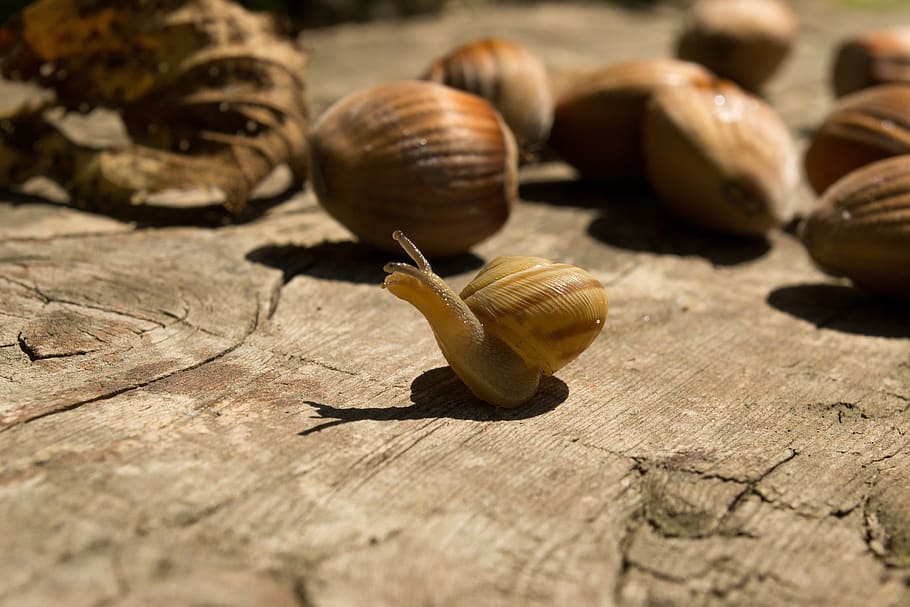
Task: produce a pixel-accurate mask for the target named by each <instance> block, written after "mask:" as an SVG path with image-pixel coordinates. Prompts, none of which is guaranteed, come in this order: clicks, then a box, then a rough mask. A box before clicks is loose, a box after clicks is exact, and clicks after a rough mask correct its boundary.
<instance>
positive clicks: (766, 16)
mask: <svg viewBox="0 0 910 607" xmlns="http://www.w3.org/2000/svg"><path fill="white" fill-rule="evenodd" d="M798 28H799V24H798V20H797V18H796V14H795V13H794V12H793V9H791V8H790V6H789V5H787V3H786V2H783V1H782V0H698V2H696V3H695V4H694V5H693V6H692V8H691V9H690V11H689V19H688V23H687V26H686V29H685V30H684V31H683V33H682V35H681V36H680V39H679V41H678V42H677V48H676V56H677V57H679V58H680V59H685V60H687V61H696V62H698V63H701V64H702V65H704V66H705V67H707V68H708V69H710V70H711V71H713V72H714V73H715V74H717V75H718V76H721V77H723V78H729V79H730V80H733V81H734V82H737V83H738V84H740V85H742V86H744V87H746V88H748V89H753V90H755V89H757V88H758V87H760V86H761V85H762V84H763V83H764V82H765V81H767V80H768V79H769V78H770V77H771V76H772V75H773V74H774V72H775V71H777V69H778V67H779V66H780V64H781V63H782V62H783V60H784V58H786V56H787V54H788V53H789V52H790V48H791V46H792V45H793V41H794V40H795V38H796V34H797V30H798Z"/></svg>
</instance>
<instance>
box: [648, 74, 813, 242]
mask: <svg viewBox="0 0 910 607" xmlns="http://www.w3.org/2000/svg"><path fill="white" fill-rule="evenodd" d="M644 150H645V159H646V162H647V166H648V175H649V177H650V180H651V185H652V186H653V187H654V189H655V190H656V191H657V193H658V195H659V196H660V197H661V199H662V200H663V202H664V203H665V204H666V206H668V207H669V208H671V209H672V210H673V211H674V212H676V213H677V214H678V215H679V216H681V217H682V218H684V219H685V220H687V221H688V222H690V223H692V224H694V225H697V226H700V227H702V228H706V229H709V230H715V231H719V232H726V233H729V234H735V235H743V236H760V235H763V234H765V233H766V232H768V231H769V230H771V229H774V228H777V227H780V226H782V225H783V224H785V223H786V222H788V221H789V220H790V219H792V217H793V213H794V197H793V194H794V190H795V187H796V184H797V182H798V179H799V172H798V162H797V155H796V149H795V147H794V144H793V141H792V139H791V137H790V131H789V129H788V128H787V127H786V125H785V124H784V123H783V121H782V120H781V119H780V117H779V116H778V115H777V112H775V111H774V110H773V109H772V108H771V107H770V106H769V105H768V104H767V103H765V102H764V101H762V100H761V99H758V98H757V97H755V96H753V95H750V94H748V93H746V92H744V91H743V90H742V89H740V88H739V87H737V86H736V85H734V84H733V83H731V82H728V81H719V82H718V83H717V84H715V85H714V86H699V87H696V86H692V87H675V88H667V89H664V90H662V91H659V92H658V93H656V94H655V95H654V97H653V98H652V100H651V103H650V104H649V106H648V111H647V113H646V115H645V120H644Z"/></svg>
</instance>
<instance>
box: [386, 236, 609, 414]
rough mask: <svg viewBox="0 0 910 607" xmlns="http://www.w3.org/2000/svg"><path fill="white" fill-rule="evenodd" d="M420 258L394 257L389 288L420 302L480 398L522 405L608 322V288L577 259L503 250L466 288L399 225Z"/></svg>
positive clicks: (450, 356) (409, 250)
mask: <svg viewBox="0 0 910 607" xmlns="http://www.w3.org/2000/svg"><path fill="white" fill-rule="evenodd" d="M392 238H394V239H395V240H396V241H397V242H398V244H400V245H401V247H402V248H403V249H404V250H405V251H406V252H407V254H408V255H409V256H410V257H411V259H413V260H414V262H415V263H416V264H417V265H416V267H415V266H412V265H410V264H406V263H387V264H386V265H385V267H384V268H383V269H384V270H385V271H386V272H388V274H389V275H388V276H386V279H385V282H384V283H383V288H385V289H388V290H389V291H390V292H391V293H392V294H393V295H395V296H396V297H398V298H400V299H403V300H405V301H407V302H409V303H410V304H411V305H413V306H414V307H415V308H417V309H418V310H419V311H420V313H421V314H423V315H424V317H425V318H426V319H427V322H429V323H430V326H431V327H432V329H433V333H434V334H435V336H436V341H437V343H438V344H439V347H440V349H441V350H442V353H443V355H444V356H445V358H446V360H447V361H448V362H449V364H450V365H451V366H452V369H453V370H454V371H455V373H456V375H458V377H459V378H461V380H462V381H463V382H464V383H465V384H466V385H467V386H468V388H469V389H470V390H471V392H473V393H474V395H475V396H477V398H479V399H481V400H484V401H486V402H488V403H490V404H493V405H496V406H499V407H516V406H518V405H521V404H522V403H524V402H527V401H528V400H529V399H530V398H531V397H532V396H534V394H535V393H536V392H537V387H538V385H539V383H540V376H541V375H552V374H553V373H554V372H555V371H557V370H559V369H560V368H562V367H563V366H565V365H566V364H568V363H569V362H571V361H572V360H574V359H575V358H576V357H577V356H578V355H579V354H581V353H582V352H583V351H584V350H585V349H586V348H587V347H588V346H589V345H590V344H591V342H593V341H594V339H595V338H596V337H597V336H598V334H600V331H601V329H602V328H603V323H604V319H605V318H606V316H607V294H606V291H605V290H604V287H603V285H602V284H601V283H600V281H598V280H597V279H596V278H594V277H593V276H591V275H590V274H588V273H587V272H585V271H584V270H582V269H581V268H577V267H575V266H572V265H569V264H564V263H554V262H552V261H549V260H547V259H542V258H539V257H497V258H496V259H494V260H493V261H491V262H490V263H488V264H487V265H486V266H484V268H483V269H481V271H480V273H479V274H478V275H477V277H476V278H474V280H473V281H471V283H470V284H468V286H466V287H465V288H464V289H463V290H462V292H461V295H460V296H459V295H456V294H455V292H454V291H452V289H451V288H450V287H449V286H448V285H447V284H446V283H445V281H443V280H442V279H441V278H440V277H439V276H437V275H436V274H434V273H433V270H432V269H431V268H430V264H429V263H428V262H427V260H426V259H425V258H424V256H423V254H421V252H420V251H419V250H418V249H417V247H416V246H414V244H413V243H412V242H411V241H410V240H408V239H407V238H406V237H405V236H404V234H402V233H401V232H400V231H395V232H394V233H393V234H392Z"/></svg>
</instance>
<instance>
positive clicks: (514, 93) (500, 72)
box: [423, 38, 553, 151]
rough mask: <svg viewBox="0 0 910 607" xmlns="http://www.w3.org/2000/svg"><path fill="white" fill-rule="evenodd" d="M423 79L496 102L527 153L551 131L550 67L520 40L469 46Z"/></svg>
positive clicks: (443, 60) (441, 61)
mask: <svg viewBox="0 0 910 607" xmlns="http://www.w3.org/2000/svg"><path fill="white" fill-rule="evenodd" d="M423 79H425V80H432V81H434V82H439V83H441V84H445V85H447V86H451V87H454V88H457V89H460V90H463V91H467V92H469V93H474V94H475V95H479V96H481V97H483V98H484V99H486V100H487V101H489V102H490V103H492V104H493V106H494V107H495V108H496V109H497V110H499V113H500V114H502V118H503V120H505V121H506V124H507V125H509V128H511V129H512V133H513V134H514V135H515V139H516V140H517V141H518V144H519V146H520V147H522V148H523V149H526V150H529V151H534V150H536V149H538V148H539V147H540V146H541V145H542V144H543V142H545V141H546V139H547V135H548V134H549V133H550V125H551V124H552V123H553V99H552V96H551V94H550V85H549V81H548V78H547V71H546V68H545V67H544V65H543V63H542V62H541V61H540V59H538V58H537V56H535V55H534V54H533V53H531V51H529V50H528V49H527V48H525V47H524V46H522V45H521V44H518V43H517V42H512V41H510V40H503V39H501V38H486V39H484V40H477V41H474V42H470V43H468V44H465V45H464V46H460V47H458V48H456V49H455V50H453V51H451V52H450V53H448V54H447V55H445V56H443V57H440V58H439V59H437V60H436V61H434V62H433V64H432V65H431V66H430V67H429V68H428V69H427V71H426V73H425V74H424V75H423Z"/></svg>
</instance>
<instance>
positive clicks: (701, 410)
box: [0, 2, 910, 607]
mask: <svg viewBox="0 0 910 607" xmlns="http://www.w3.org/2000/svg"><path fill="white" fill-rule="evenodd" d="M800 8H801V11H802V14H803V17H804V21H805V23H806V26H805V28H804V31H803V34H802V38H801V43H800V46H799V48H798V49H797V53H796V55H795V57H793V59H792V60H791V61H790V63H788V65H787V67H786V69H785V72H784V74H783V75H782V76H781V77H780V78H779V79H777V80H775V81H774V82H773V83H772V86H771V88H770V90H769V91H768V95H769V98H770V100H771V101H772V103H774V104H775V105H776V106H777V107H779V108H780V109H781V110H782V111H783V113H784V115H785V117H786V119H787V122H788V124H789V125H790V126H791V127H792V128H793V129H794V130H795V131H797V132H799V131H800V130H801V129H805V128H807V127H809V126H811V125H812V124H814V123H816V122H817V121H818V119H819V118H820V116H821V115H822V113H823V112H824V109H825V108H826V107H827V104H828V103H829V101H828V99H829V98H828V93H827V90H826V88H825V86H826V74H825V72H824V69H825V66H826V65H827V61H828V59H829V56H830V49H831V48H832V46H833V44H834V42H835V41H836V40H837V39H838V37H839V36H840V35H842V34H843V33H846V32H848V31H855V30H856V29H862V28H863V27H868V26H871V25H875V24H891V23H894V22H897V21H900V20H901V19H906V18H907V17H908V16H910V12H908V11H907V10H906V9H902V10H901V11H893V10H889V11H881V12H861V11H852V10H849V9H847V8H843V7H840V6H838V5H831V4H827V3H821V2H819V3H804V4H801V5H800ZM678 18H679V14H678V13H676V12H675V11H672V10H668V9H661V10H656V11H648V12H634V13H633V12H623V11H622V10H620V9H615V8H603V7H600V6H594V5H592V6H572V5H563V4H559V5H555V4H541V5H533V6H531V7H521V8H495V9H494V8H485V9H476V11H473V12H468V11H453V12H452V13H451V14H447V15H446V16H445V17H444V18H440V19H438V20H430V19H421V20H415V21H413V22H408V23H400V24H394V25H385V24H378V25H368V26H346V27H338V28H334V29H329V30H324V31H320V32H314V33H312V34H306V35H305V36H304V42H305V43H306V45H307V46H309V47H311V48H312V49H313V51H314V57H313V63H312V72H311V84H312V86H311V89H310V90H311V91H313V95H314V101H315V105H316V106H317V108H323V107H325V106H326V104H327V103H329V102H330V101H331V100H332V99H334V98H336V97H338V96H339V95H341V94H343V93H345V92H347V91H349V90H353V89H355V88H359V87H361V86H366V85H369V84H374V83H378V82H381V81H384V80H391V79H395V78H402V77H407V76H409V75H412V74H415V73H417V72H419V70H420V69H422V68H423V67H424V64H425V63H426V62H427V61H429V60H430V59H431V58H432V57H434V56H435V55H437V54H438V53H439V52H441V51H442V50H444V48H445V47H447V46H448V44H449V43H453V44H454V43H456V42H461V41H464V40H466V39H468V38H469V37H473V36H476V35H481V34H487V33H503V34H509V35H511V36H513V37H515V38H517V39H519V40H522V41H524V42H526V43H527V44H528V45H529V46H531V47H532V48H534V49H535V50H537V51H538V52H539V53H540V54H541V55H542V56H543V57H544V59H545V60H546V61H547V62H548V63H549V64H550V65H551V66H554V67H572V66H573V65H592V64H597V63H599V62H602V61H610V60H615V59H620V58H626V57H632V56H639V57H642V56H654V55H658V54H662V53H664V52H665V51H666V49H668V48H669V44H670V39H671V37H672V34H673V32H674V30H675V28H676V27H677V24H678ZM592 32H594V33H592ZM521 194H522V198H523V200H524V201H523V202H522V203H521V204H520V205H519V207H518V208H517V209H516V212H515V214H514V216H513V218H512V219H511V220H510V222H509V224H508V225H507V226H506V228H505V229H504V230H503V231H502V232H500V233H499V234H498V235H496V236H495V237H494V238H491V239H490V240H489V241H487V242H484V243H483V244H481V245H480V246H478V247H476V249H475V251H474V255H468V256H464V257H462V258H458V259H455V260H452V261H449V262H446V263H443V264H439V265H438V267H437V269H438V270H439V271H440V272H441V273H442V274H444V275H446V276H448V277H449V278H450V280H451V281H452V282H453V284H455V285H456V286H458V287H460V286H462V285H464V284H465V283H466V282H467V281H468V280H470V278H471V277H472V276H473V274H474V273H475V272H476V270H477V269H478V267H479V266H480V264H481V263H482V262H483V260H486V259H489V258H491V257H493V256H495V255H498V254H507V253H520V254H529V255H541V256H545V257H550V258H555V259H560V260H566V261H570V262H573V263H576V264H579V265H582V266H584V267H586V268H588V269H590V270H591V271H592V272H593V273H594V274H595V275H596V276H597V277H598V278H599V279H601V280H603V281H604V283H605V284H606V286H607V290H608V294H609V296H610V304H611V309H610V315H609V317H608V322H607V325H606V328H605V329H604V333H603V335H602V336H601V337H600V338H599V339H598V341H596V342H595V344H594V345H593V346H592V348H591V349H590V350H588V351H587V352H586V353H585V354H583V355H582V357H581V358H580V359H579V360H577V361H576V362H574V363H572V364H571V365H569V366H568V367H566V368H565V369H564V370H562V371H560V372H559V374H558V377H557V378H554V379H552V380H551V381H548V382H545V384H544V386H543V389H542V391H541V394H540V395H539V396H538V397H537V398H535V399H534V400H533V401H532V402H531V403H529V404H528V405H527V406H526V407H524V408H520V409H517V410H510V411H498V410H494V409H493V408H491V407H489V406H487V405H484V404H482V403H479V402H477V401H476V400H474V399H473V398H472V397H471V395H470V393H469V392H468V391H467V390H466V389H465V388H464V387H463V386H462V385H461V384H460V382H458V380H457V379H456V378H455V377H454V375H453V374H452V372H451V371H450V370H449V369H448V368H447V367H445V366H444V364H445V363H444V360H443V359H442V357H441V355H440V354H439V352H438V349H437V347H436V344H435V342H434V340H433V337H432V335H431V333H430V331H429V329H428V328H427V326H426V324H425V321H424V320H423V319H422V318H421V317H420V316H419V315H418V314H417V313H416V312H415V311H414V310H413V309H411V308H410V307H408V306H406V305H405V304H403V303H402V302H400V301H398V300H397V299H395V298H394V297H391V296H390V295H389V294H388V293H385V292H384V291H382V290H380V289H379V288H378V286H377V285H378V284H379V282H380V281H381V279H382V276H383V273H382V270H381V266H382V263H383V262H384V261H387V259H386V258H385V257H384V256H382V255H377V254H375V253H372V252H370V251H368V250H366V249H364V248H362V247H360V246H358V245H356V244H353V243H350V242H349V240H348V236H347V234H346V232H345V231H344V230H343V229H342V228H341V227H339V226H337V225H336V224H334V223H333V222H332V221H331V220H330V219H328V218H327V217H326V216H325V215H324V214H323V213H322V212H321V211H320V210H319V208H318V207H317V206H316V204H315V202H314V200H313V198H312V197H311V196H310V195H309V194H295V195H291V196H287V197H285V198H282V199H277V200H275V199H273V200H270V201H266V202H264V203H261V210H262V213H261V215H260V216H259V217H258V218H257V219H255V220H254V221H251V222H249V223H246V224H241V225H233V226H225V227H219V228H213V227H204V228H200V227H191V226H183V227H179V226H175V227H161V226H154V227H151V226H147V225H143V224H142V223H129V222H122V221H118V220H114V219H110V218H106V217H102V216H97V215H90V214H85V213H82V212H79V211H75V210H72V209H68V208H66V207H61V206H56V205H50V204H45V203H40V202H35V201H34V200H32V199H29V198H23V197H17V198H15V199H12V197H8V199H9V200H8V201H6V202H2V203H0V605H11V606H12V605H15V606H17V607H18V606H22V605H76V606H79V605H118V606H134V605H160V604H170V605H192V604H219V605H237V606H240V605H265V604H269V605H306V606H308V605H318V606H330V605H364V604H368V605H428V604H432V605H478V604H482V605H576V604H579V605H614V604H615V605H622V606H638V605H689V604H696V605H848V606H850V605H856V606H866V605H882V606H884V605H908V604H910V531H908V530H910V445H908V434H907V433H908V430H910V310H908V306H907V304H906V302H903V303H901V302H887V301H879V300H875V299H873V298H871V297H869V296H867V295H865V294H864V293H862V292H860V291H857V290H854V289H853V288H852V287H850V286H849V285H848V284H847V283H845V282H843V281H840V280H836V279H832V278H830V277H827V276H825V275H824V274H822V273H821V272H819V271H818V270H817V269H816V268H814V267H813V265H812V264H811V262H810V261H809V260H808V258H807V256H806V254H805V252H804V251H803V249H802V246H801V245H800V244H799V242H798V241H797V240H796V239H795V237H794V236H793V235H792V234H791V233H789V232H781V233H778V234H775V235H773V236H772V237H771V238H770V239H769V240H768V242H757V243H756V242H748V243H742V242H738V241H734V240H727V239H719V238H717V237H714V236H710V235H706V234H702V233H698V232H695V231H692V230H690V229H688V228H686V227H684V226H681V225H679V224H678V222H677V221H675V220H673V219H672V218H669V217H668V216H666V214H665V213H663V212H662V211H661V209H660V208H659V207H658V206H656V205H655V204H654V203H653V201H650V200H646V199H641V198H640V197H639V198H636V197H634V196H631V195H628V194H617V193H613V192H604V191H599V190H598V189H596V188H594V187H591V186H588V185H584V184H579V183H576V182H575V181H573V174H572V172H571V171H569V170H568V169H566V168H565V167H564V166H562V165H559V164H550V165H545V166H542V167H538V168H532V169H528V170H526V171H525V172H524V174H523V183H522V187H521ZM802 203H803V204H804V205H808V204H810V203H811V200H810V199H809V198H808V196H806V197H805V198H804V199H803V200H802Z"/></svg>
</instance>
